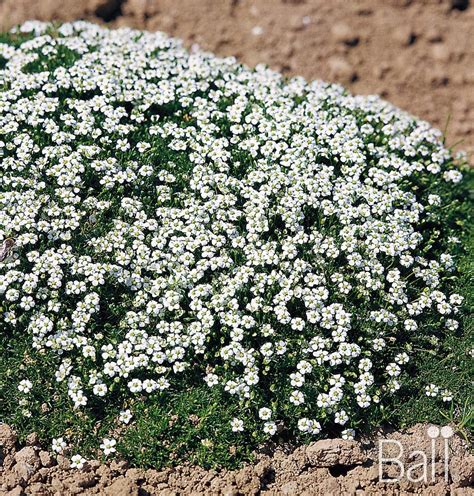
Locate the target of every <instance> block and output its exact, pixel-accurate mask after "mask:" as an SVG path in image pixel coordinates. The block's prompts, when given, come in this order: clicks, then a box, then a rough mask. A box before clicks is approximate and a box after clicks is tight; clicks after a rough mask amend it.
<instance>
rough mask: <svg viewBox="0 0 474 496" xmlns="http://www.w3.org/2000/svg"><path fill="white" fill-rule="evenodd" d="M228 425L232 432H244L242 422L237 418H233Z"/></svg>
mask: <svg viewBox="0 0 474 496" xmlns="http://www.w3.org/2000/svg"><path fill="white" fill-rule="evenodd" d="M230 425H231V427H232V432H242V431H243V430H244V422H243V420H239V419H238V418H233V419H232V421H231V423H230Z"/></svg>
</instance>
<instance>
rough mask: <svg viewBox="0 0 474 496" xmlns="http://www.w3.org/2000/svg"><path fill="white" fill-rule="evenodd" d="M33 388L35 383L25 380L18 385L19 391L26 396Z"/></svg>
mask: <svg viewBox="0 0 474 496" xmlns="http://www.w3.org/2000/svg"><path fill="white" fill-rule="evenodd" d="M32 387H33V383H32V382H31V381H29V380H28V379H23V380H22V381H20V383H19V384H18V391H20V392H22V393H25V394H26V393H29V392H30V391H31V389H32Z"/></svg>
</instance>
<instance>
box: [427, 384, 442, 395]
mask: <svg viewBox="0 0 474 496" xmlns="http://www.w3.org/2000/svg"><path fill="white" fill-rule="evenodd" d="M425 392H426V396H432V397H433V398H434V397H436V396H438V393H439V387H438V386H436V385H435V384H428V386H426V387H425Z"/></svg>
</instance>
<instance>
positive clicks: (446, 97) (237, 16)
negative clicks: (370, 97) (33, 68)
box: [0, 0, 474, 154]
mask: <svg viewBox="0 0 474 496" xmlns="http://www.w3.org/2000/svg"><path fill="white" fill-rule="evenodd" d="M472 3H473V2H472V1H471V2H470V1H469V0H330V1H328V0H0V27H1V25H3V27H4V28H7V27H10V26H12V25H13V24H16V23H19V22H22V21H24V20H26V19H32V18H37V19H44V20H51V19H60V20H72V19H77V18H85V19H92V20H96V21H99V22H103V21H106V22H110V23H111V24H112V25H120V26H121V25H128V26H133V27H137V28H146V29H150V30H162V31H165V32H167V33H169V34H171V35H173V36H177V37H179V38H182V39H184V40H185V42H186V43H187V44H188V45H191V44H193V43H198V44H199V45H200V46H201V47H203V48H205V49H206V50H210V51H212V52H214V53H216V54H218V55H235V56H236V57H237V58H238V59H239V60H241V61H243V62H245V63H247V64H249V65H251V66H253V65H255V64H257V63H259V62H263V63H266V64H269V65H270V66H271V67H273V68H275V69H278V70H280V71H282V72H284V73H286V74H291V75H295V74H296V75H302V76H304V77H306V78H308V79H315V78H320V79H324V80H328V81H335V82H338V83H341V84H343V85H345V86H347V87H348V88H349V89H350V90H351V91H352V92H354V93H377V94H380V95H382V96H383V97H385V98H386V99H388V100H390V101H391V102H393V103H394V104H396V105H398V106H399V107H401V108H403V109H406V110H408V111H410V112H411V113H412V114H414V115H417V116H420V117H421V118H423V119H426V120H428V121H430V122H431V123H432V124H433V125H435V126H437V127H439V128H440V129H442V130H445V129H446V135H447V144H448V145H449V146H453V145H455V144H456V143H458V142H459V141H462V142H461V143H460V144H459V145H458V146H457V148H458V149H464V150H466V151H468V153H469V154H472V152H474V43H473V40H474V5H472Z"/></svg>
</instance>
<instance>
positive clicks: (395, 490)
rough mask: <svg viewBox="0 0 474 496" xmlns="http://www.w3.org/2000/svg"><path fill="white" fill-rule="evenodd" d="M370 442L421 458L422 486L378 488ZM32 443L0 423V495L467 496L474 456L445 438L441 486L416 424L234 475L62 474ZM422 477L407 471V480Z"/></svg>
mask: <svg viewBox="0 0 474 496" xmlns="http://www.w3.org/2000/svg"><path fill="white" fill-rule="evenodd" d="M378 439H385V440H392V441H393V440H396V441H399V442H400V443H401V446H402V447H403V456H401V457H400V459H401V460H403V461H404V462H405V467H406V469H408V468H409V467H413V464H415V463H420V461H421V458H420V457H421V456H422V455H418V458H415V459H411V458H410V457H409V455H410V454H411V453H412V452H413V451H414V450H421V451H423V452H424V453H426V456H427V460H428V461H427V467H428V470H427V479H428V481H427V483H426V484H423V483H411V482H408V481H407V479H406V478H404V479H402V481H401V482H400V483H397V484H393V483H381V482H379V466H378V457H379V454H378V449H379V443H378ZM36 441H37V437H36V436H35V435H31V436H29V437H28V440H27V445H26V446H24V447H20V446H19V445H18V443H17V438H16V435H15V433H14V432H13V431H12V430H11V429H10V427H9V426H7V425H6V424H0V447H1V448H2V454H1V457H0V496H22V495H37V496H49V495H51V496H52V495H55V496H68V495H75V494H84V495H91V494H99V495H106V496H133V495H136V496H139V495H143V496H145V495H162V496H178V495H179V496H182V495H183V496H184V495H196V496H197V495H207V496H213V495H225V496H237V495H257V494H262V495H268V496H276V495H305V496H313V495H325V496H330V495H334V496H339V495H359V496H361V495H379V494H386V495H396V494H425V495H432V496H438V495H447V494H452V495H456V496H467V495H473V494H474V489H473V484H474V456H473V455H472V454H470V453H469V451H468V448H467V445H466V443H465V442H464V441H463V440H462V439H461V438H460V437H458V436H454V437H452V438H450V439H449V443H448V446H449V455H448V457H447V459H448V461H449V470H448V474H449V477H448V481H447V482H446V481H445V479H444V474H445V459H446V457H445V454H444V449H445V447H444V442H445V441H444V440H443V439H442V438H438V439H437V440H436V441H435V443H434V444H435V456H434V460H435V463H434V468H435V476H434V477H432V472H431V470H432V461H431V443H432V440H431V438H429V437H428V435H427V425H422V424H418V425H416V426H414V427H413V428H411V429H409V430H407V431H405V432H392V433H389V432H385V433H378V435H375V436H374V437H373V438H371V439H365V440H363V441H361V442H355V441H344V440H342V439H327V440H322V441H317V442H314V443H312V444H310V445H308V446H303V447H300V448H297V449H296V450H294V451H290V450H286V451H285V450H283V449H277V450H276V451H275V452H274V453H272V454H271V455H269V454H265V453H259V454H258V455H257V460H256V463H255V464H254V465H251V466H245V467H244V468H242V469H240V470H236V471H227V470H224V471H221V472H217V471H214V470H209V471H206V470H204V469H201V468H199V467H190V466H180V467H176V468H169V469H165V470H161V471H158V470H140V469H136V468H129V467H128V466H127V464H126V463H125V462H121V461H113V462H111V463H109V464H101V463H100V462H98V461H90V462H88V464H87V465H86V466H85V467H84V468H83V469H82V470H80V471H79V470H75V469H70V468H69V462H68V461H67V459H66V458H64V457H63V456H58V457H57V459H56V458H54V457H52V456H51V455H50V454H49V453H48V452H46V451H43V450H41V448H40V447H39V446H37V442H36ZM399 453H400V448H399V446H397V445H395V444H394V443H393V442H391V443H386V444H384V445H383V457H384V458H390V457H395V458H396V457H398V456H399ZM383 469H384V470H383V477H384V478H394V477H397V475H398V474H399V468H398V466H397V465H396V464H389V463H384V464H383ZM421 475H422V472H420V471H418V472H414V471H413V472H411V478H412V480H414V479H417V478H418V477H420V476H421Z"/></svg>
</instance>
